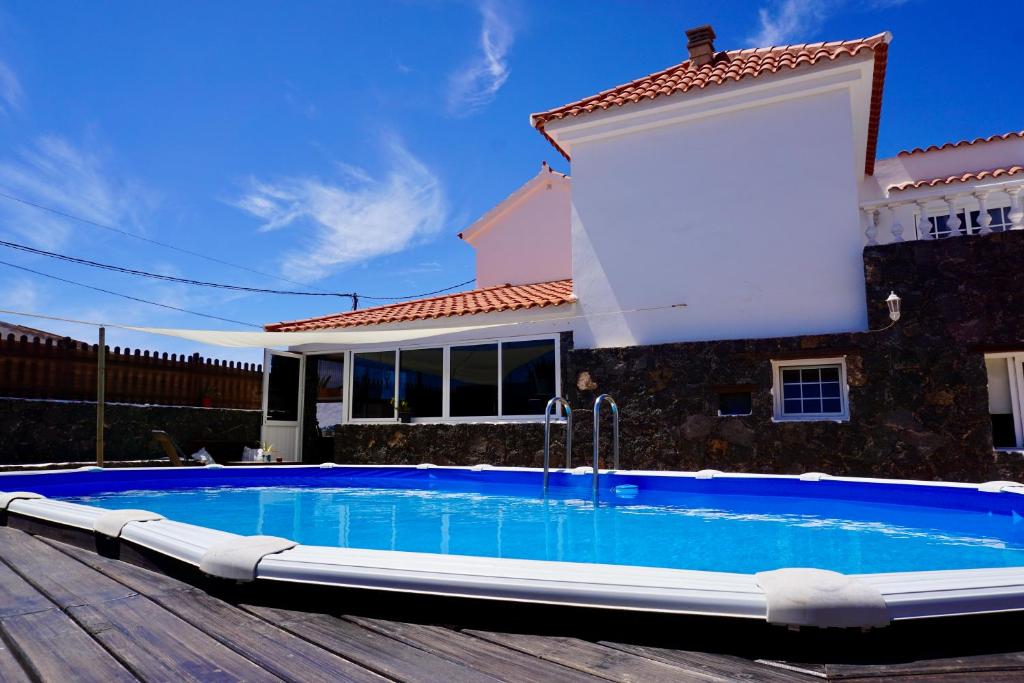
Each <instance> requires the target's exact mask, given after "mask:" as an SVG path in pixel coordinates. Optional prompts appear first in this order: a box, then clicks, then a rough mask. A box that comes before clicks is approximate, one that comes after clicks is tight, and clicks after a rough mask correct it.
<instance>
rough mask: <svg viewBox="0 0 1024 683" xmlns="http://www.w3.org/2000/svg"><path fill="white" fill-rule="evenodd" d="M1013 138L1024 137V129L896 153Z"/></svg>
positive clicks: (931, 150)
mask: <svg viewBox="0 0 1024 683" xmlns="http://www.w3.org/2000/svg"><path fill="white" fill-rule="evenodd" d="M1012 138H1024V130H1021V131H1016V132H1011V133H1003V134H1002V135H989V136H988V137H987V138H974V139H973V140H960V141H959V142H946V143H943V144H941V145H928V146H927V147H925V148H923V149H922V148H921V147H915V148H914V149H905V150H903V151H902V152H899V153H897V154H896V156H898V157H903V156H909V155H911V154H924V153H925V152H937V151H939V150H940V149H953V148H955V147H967V146H970V145H976V144H978V143H979V142H995V141H997V140H1010V139H1012Z"/></svg>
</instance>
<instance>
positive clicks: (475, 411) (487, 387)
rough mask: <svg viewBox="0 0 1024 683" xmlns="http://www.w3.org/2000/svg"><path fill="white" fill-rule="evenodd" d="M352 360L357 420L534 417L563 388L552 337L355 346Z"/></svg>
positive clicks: (351, 399) (351, 385)
mask: <svg viewBox="0 0 1024 683" xmlns="http://www.w3.org/2000/svg"><path fill="white" fill-rule="evenodd" d="M339 362H340V361H339ZM349 365H350V366H351V369H350V370H349V371H348V382H349V390H348V392H349V393H348V401H349V406H350V407H349V417H350V418H351V419H352V420H356V421H360V420H376V421H382V420H387V421H390V420H395V419H396V418H398V417H402V416H401V415H399V414H398V413H399V412H406V411H407V412H408V415H409V417H411V418H412V421H414V422H423V421H435V420H449V419H450V420H461V421H471V420H474V419H476V420H481V419H492V420H493V419H503V418H508V419H533V418H540V417H542V416H543V415H544V407H545V406H546V405H547V402H548V401H549V400H551V397H552V396H555V395H556V394H558V392H559V378H558V368H559V359H558V339H557V337H552V336H547V337H543V338H540V339H512V340H508V341H488V342H477V343H473V344H453V345H445V346H437V347H432V348H431V347H427V348H404V349H403V348H400V349H386V350H380V351H353V352H352V355H351V360H350V362H349ZM341 367H343V366H341ZM321 381H323V380H322V379H321ZM321 426H323V421H321Z"/></svg>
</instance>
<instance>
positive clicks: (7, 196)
mask: <svg viewBox="0 0 1024 683" xmlns="http://www.w3.org/2000/svg"><path fill="white" fill-rule="evenodd" d="M0 197H3V198H4V199H9V200H11V201H12V202H18V203H19V204H24V205H25V206H31V207H33V208H35V209H39V210H40V211H46V212H48V213H52V214H54V215H56V216H61V217H62V218H68V219H70V220H73V221H78V222H80V223H85V224H87V225H92V226H94V227H97V228H102V229H103V230H109V231H110V232H115V233H117V234H118V235H124V236H125V237H131V238H132V239H136V240H139V241H141V242H148V243H149V244H154V245H156V246H158V247H163V248H164V249H171V250H173V251H177V252H180V253H182V254H188V255H189V256H195V257H197V258H201V259H205V260H207V261H211V262H213V263H219V264H220V265H222V266H230V267H231V268H237V269H238V270H244V271H246V272H249V273H255V274H256V275H262V276H263V277H269V278H273V279H274V280H280V281H281V282H288V283H290V284H293V285H301V286H307V285H304V284H303V283H301V282H296V281H295V280H289V279H288V278H286V277H281V276H280V275H274V274H272V273H265V272H263V271H262V270H256V269H255V268H249V267H248V266H242V265H239V264H237V263H231V262H230V261H225V260H223V259H219V258H215V257H213V256H208V255H206V254H202V253H199V252H198V251H192V250H190V249H185V248H183V247H177V246H175V245H173V244H168V243H167V242H161V241H159V240H154V239H150V238H148V237H143V236H142V235H136V234H135V233H133V232H129V231H127V230H122V229H121V228H117V227H114V226H113V225H107V224H105V223H99V222H97V221H94V220H92V219H89V218H85V217H83V216H76V215H75V214H72V213H67V212H65V211H61V210H60V209H55V208H53V207H51V206H45V205H43V204H37V203H36V202H32V201H29V200H27V199H24V198H22V197H16V196H14V195H12V194H7V193H6V192H2V191H0ZM308 286H312V285H308ZM313 289H320V288H319V287H313ZM321 291H325V290H321Z"/></svg>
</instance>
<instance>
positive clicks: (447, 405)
mask: <svg viewBox="0 0 1024 683" xmlns="http://www.w3.org/2000/svg"><path fill="white" fill-rule="evenodd" d="M522 341H553V342H554V345H555V395H557V396H561V395H562V349H561V335H560V334H538V335H524V336H522V337H488V338H483V339H465V340H459V341H450V342H445V343H443V344H438V343H436V342H435V343H429V342H424V343H422V344H399V345H395V344H373V345H367V346H366V347H365V348H358V349H350V350H349V351H348V354H349V356H348V367H347V369H346V370H345V378H346V381H347V384H348V386H347V388H346V389H345V397H346V403H347V404H348V405H347V407H346V408H345V418H346V423H347V424H394V423H395V422H397V420H398V414H397V412H396V413H395V417H393V418H390V419H388V418H356V417H352V409H353V407H354V405H353V401H352V387H353V377H354V376H355V357H354V356H355V354H357V353H370V352H374V351H395V352H396V353H395V397H396V398H397V396H398V392H399V387H398V382H399V358H400V357H401V352H402V351H412V350H415V349H437V348H440V349H443V351H444V371H443V377H442V413H441V417H424V418H418V417H413V418H412V423H413V424H464V423H480V422H501V423H516V422H529V423H536V422H544V416H543V415H502V414H501V413H502V412H503V408H504V406H503V397H502V382H503V381H504V380H503V372H502V371H503V367H502V364H503V359H502V355H503V354H502V344H503V343H505V342H522ZM479 344H497V345H498V415H479V416H472V417H452V415H451V391H450V384H451V350H452V349H453V348H458V347H460V346H476V345H479ZM336 353H337V352H336Z"/></svg>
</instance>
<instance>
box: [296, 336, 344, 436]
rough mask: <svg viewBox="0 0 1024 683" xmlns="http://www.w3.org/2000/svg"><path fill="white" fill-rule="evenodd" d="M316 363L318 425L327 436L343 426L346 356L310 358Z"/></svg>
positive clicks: (334, 355) (335, 355) (309, 359)
mask: <svg viewBox="0 0 1024 683" xmlns="http://www.w3.org/2000/svg"><path fill="white" fill-rule="evenodd" d="M314 361H315V362H316V365H315V366H314V367H315V368H316V424H317V427H318V428H319V429H320V430H321V432H322V433H323V434H324V435H325V436H329V435H330V434H332V433H333V432H334V428H335V427H336V426H338V425H339V424H341V422H342V414H343V413H344V410H343V409H344V405H345V403H344V401H345V391H344V390H345V354H340V353H339V354H332V355H330V356H319V355H317V356H310V357H309V358H308V359H307V361H306V362H307V363H310V362H314Z"/></svg>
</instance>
